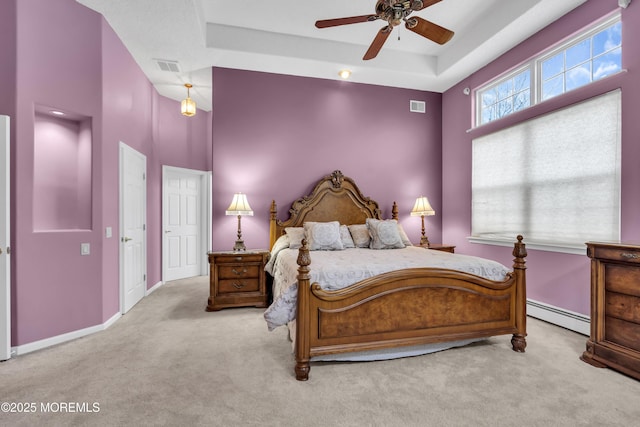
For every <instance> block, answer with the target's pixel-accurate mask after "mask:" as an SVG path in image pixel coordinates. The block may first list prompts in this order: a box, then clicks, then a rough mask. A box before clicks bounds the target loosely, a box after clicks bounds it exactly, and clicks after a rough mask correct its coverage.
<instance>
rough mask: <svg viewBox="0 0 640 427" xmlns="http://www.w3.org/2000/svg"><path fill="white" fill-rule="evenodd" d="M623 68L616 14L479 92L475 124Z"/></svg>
mask: <svg viewBox="0 0 640 427" xmlns="http://www.w3.org/2000/svg"><path fill="white" fill-rule="evenodd" d="M621 70H622V24H621V22H620V16H619V15H616V16H615V17H613V18H610V19H608V20H606V21H604V22H603V23H600V24H599V25H596V26H595V27H593V28H590V29H588V30H587V31H584V32H583V33H581V34H580V35H579V36H577V37H575V38H573V39H572V40H570V41H569V42H567V43H564V44H563V45H561V46H560V47H558V48H556V49H553V50H550V51H547V52H545V53H544V54H542V55H540V56H538V57H536V58H533V59H532V60H531V61H529V62H528V63H526V64H524V66H523V67H520V68H519V69H518V70H517V71H516V72H514V73H511V74H509V75H507V76H506V77H499V78H498V79H496V80H494V81H492V82H490V83H489V84H487V85H485V86H484V87H483V88H481V89H479V90H478V91H476V105H477V108H476V110H477V116H476V124H477V125H483V124H486V123H489V122H491V121H493V120H496V119H499V118H502V117H505V116H507V115H509V114H511V113H514V112H516V111H519V110H522V109H524V108H527V107H529V106H531V105H533V104H535V103H538V102H542V101H545V100H547V99H550V98H553V97H554V96H557V95H560V94H563V93H565V92H568V91H571V90H573V89H576V88H579V87H581V86H584V85H586V84H589V83H591V82H594V81H597V80H599V79H601V78H603V77H606V76H609V75H611V74H614V73H617V72H619V71H621ZM532 94H534V96H533V97H532Z"/></svg>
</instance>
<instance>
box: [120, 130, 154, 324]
mask: <svg viewBox="0 0 640 427" xmlns="http://www.w3.org/2000/svg"><path fill="white" fill-rule="evenodd" d="M125 154H127V155H133V156H136V157H140V158H142V159H144V165H145V166H144V168H145V172H144V173H145V176H146V173H147V172H146V162H147V157H146V156H145V155H144V154H142V153H140V152H139V151H136V150H135V149H133V148H131V147H129V146H128V145H127V144H125V143H124V142H122V141H120V145H119V165H118V169H119V180H120V182H119V215H120V227H119V230H120V233H119V234H120V235H119V242H118V247H119V255H120V267H119V269H120V276H119V277H120V313H122V314H125V312H126V307H125V292H126V284H125V277H124V276H125V269H124V265H125V263H124V260H125V251H124V250H123V247H124V234H123V233H124V225H125V218H124V213H125V209H124V208H125V206H124V205H125V203H124V194H125V192H124V188H123V184H124V174H125V172H126V171H125V169H124V165H125V162H124V161H123V158H124V156H125ZM146 182H147V181H146V179H145V185H144V188H143V193H144V194H143V196H142V199H143V201H142V207H141V209H142V210H143V216H144V218H145V225H144V231H143V237H142V267H141V268H142V270H143V271H144V272H145V273H144V274H145V277H146V272H147V230H146V229H147V227H146V217H147V189H146ZM144 291H145V292H144V295H146V293H147V292H146V291H147V289H146V280H145V289H144ZM144 295H143V296H144Z"/></svg>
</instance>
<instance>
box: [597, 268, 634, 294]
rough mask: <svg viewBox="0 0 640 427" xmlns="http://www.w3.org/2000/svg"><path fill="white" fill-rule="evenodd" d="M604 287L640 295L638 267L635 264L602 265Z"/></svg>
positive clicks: (609, 289) (612, 290)
mask: <svg viewBox="0 0 640 427" xmlns="http://www.w3.org/2000/svg"><path fill="white" fill-rule="evenodd" d="M604 268H605V270H604V283H605V289H606V290H607V291H611V292H618V293H622V294H627V295H634V296H636V297H640V268H638V267H637V266H635V265H625V264H613V263H611V264H606V265H605V266H604Z"/></svg>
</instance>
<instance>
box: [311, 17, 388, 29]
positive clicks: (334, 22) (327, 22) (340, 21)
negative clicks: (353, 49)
mask: <svg viewBox="0 0 640 427" xmlns="http://www.w3.org/2000/svg"><path fill="white" fill-rule="evenodd" d="M378 18H379V16H378V15H360V16H350V17H348V18H336V19H324V20H321V21H316V27H317V28H328V27H337V26H338V25H348V24H358V23H360V22H369V21H375V20H376V19H378Z"/></svg>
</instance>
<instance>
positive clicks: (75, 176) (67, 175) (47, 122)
mask: <svg viewBox="0 0 640 427" xmlns="http://www.w3.org/2000/svg"><path fill="white" fill-rule="evenodd" d="M91 145H92V132H91V118H90V117H86V116H81V115H78V114H73V113H67V112H64V111H61V110H57V109H55V108H50V107H45V106H36V108H35V118H34V150H33V156H34V159H33V228H34V231H59V230H90V229H91V226H92V224H91V196H92V195H91V169H92V168H91V163H92V162H91V150H92V147H91Z"/></svg>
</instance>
